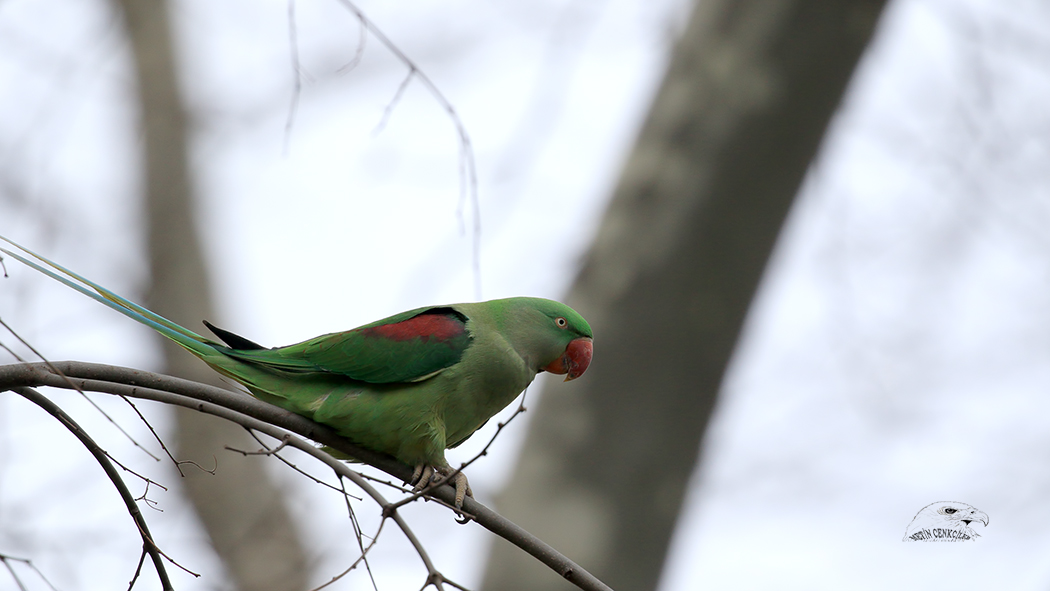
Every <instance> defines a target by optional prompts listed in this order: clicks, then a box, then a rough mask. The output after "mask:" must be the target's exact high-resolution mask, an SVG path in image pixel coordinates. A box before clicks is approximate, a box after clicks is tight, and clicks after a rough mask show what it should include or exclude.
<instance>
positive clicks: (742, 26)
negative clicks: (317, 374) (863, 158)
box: [484, 0, 882, 591]
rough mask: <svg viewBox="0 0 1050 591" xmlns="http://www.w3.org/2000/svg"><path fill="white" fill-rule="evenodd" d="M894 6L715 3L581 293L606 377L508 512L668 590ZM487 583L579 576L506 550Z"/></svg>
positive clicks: (684, 43) (667, 95)
mask: <svg viewBox="0 0 1050 591" xmlns="http://www.w3.org/2000/svg"><path fill="white" fill-rule="evenodd" d="M881 9H882V2H881V1H879V0H862V1H857V2H838V1H834V2H832V1H826V0H825V1H805V2H804V1H801V0H743V1H742V0H704V1H702V2H699V3H698V4H697V6H696V8H695V12H694V13H693V15H692V16H691V20H690V22H689V24H688V27H687V29H686V31H685V32H684V34H683V36H682V38H681V39H680V40H679V42H678V44H677V46H676V48H675V51H674V54H673V56H672V60H671V63H670V67H669V70H668V72H667V74H666V77H665V79H664V81H663V85H662V87H661V89H660V91H659V93H658V95H657V97H656V99H655V102H654V103H653V105H652V109H651V112H650V114H649V117H648V119H647V121H646V123H645V126H644V128H643V130H642V132H641V135H640V136H639V138H638V141H637V143H636V145H635V147H634V151H633V153H632V154H631V156H630V158H629V160H628V162H627V164H626V167H625V169H624V171H623V174H622V177H621V179H620V183H619V186H618V188H617V190H616V193H615V195H614V197H613V200H612V203H611V204H610V207H609V210H608V211H607V213H606V215H605V218H604V220H603V221H602V225H601V228H600V230H599V233H598V236H597V238H596V241H595V244H594V245H593V247H592V248H591V251H590V253H589V254H588V257H587V259H586V262H585V264H584V267H583V270H582V271H581V273H580V275H579V277H578V278H577V281H576V284H575V286H574V287H573V290H572V293H571V295H570V297H569V301H570V303H571V304H573V305H574V306H575V307H576V308H577V309H578V310H579V311H580V312H581V313H582V314H583V315H584V316H585V317H587V318H588V319H589V320H590V321H591V324H592V327H593V328H594V334H595V358H594V363H593V365H592V366H591V369H590V370H589V371H588V373H587V375H586V376H585V377H584V378H583V379H581V380H579V381H578V382H574V383H573V384H571V385H568V386H565V387H559V388H557V391H553V392H549V393H547V394H545V395H544V396H543V397H542V399H541V400H540V402H539V403H538V404H537V405H535V406H536V408H534V409H533V410H534V411H535V412H536V416H535V417H534V418H533V421H532V423H531V425H532V426H531V431H530V433H529V434H528V436H527V441H526V444H525V448H524V451H523V454H522V457H521V461H520V465H519V467H518V469H517V471H516V472H515V475H514V477H513V480H512V482H511V483H510V485H509V486H508V487H507V489H506V491H505V492H504V493H503V494H502V495H501V497H500V499H499V501H500V502H499V507H500V509H501V510H502V511H503V512H504V514H505V515H507V516H508V517H510V518H511V519H514V520H515V521H517V522H518V523H520V524H521V525H522V526H524V527H525V528H527V529H529V530H530V531H532V532H533V533H535V534H536V535H538V536H539V537H541V538H543V539H544V540H546V541H547V542H549V543H551V544H553V545H554V546H555V547H556V548H559V549H560V550H562V551H564V552H566V553H567V554H568V555H569V556H571V557H572V558H574V559H575V560H577V561H578V562H579V563H580V564H581V565H582V566H584V567H586V568H588V569H589V570H591V572H593V573H594V574H596V575H597V576H599V577H600V578H601V579H603V580H604V581H605V582H606V583H608V584H609V585H610V586H612V587H613V588H614V589H653V588H655V587H656V585H657V583H658V581H659V576H660V572H661V570H662V567H663V563H664V556H665V554H666V551H667V547H668V544H669V542H670V539H671V535H672V533H673V530H674V525H675V520H676V518H677V516H678V514H679V510H680V507H681V505H682V499H683V495H684V493H685V487H686V484H687V483H688V481H689V478H690V475H691V473H692V471H693V469H694V468H695V466H696V464H697V457H698V453H699V450H700V442H701V440H702V438H703V435H704V431H705V428H706V425H707V423H708V419H709V417H710V415H711V411H712V409H713V407H714V404H715V400H716V395H717V393H718V389H719V386H720V384H721V381H722V378H723V375H724V374H725V371H726V367H727V366H728V364H729V361H730V357H731V354H732V352H733V349H734V347H735V345H736V343H737V341H738V339H739V336H740V333H741V329H742V327H743V325H744V320H745V317H746V315H747V310H748V307H749V305H750V302H751V300H752V298H753V297H754V294H755V292H756V289H757V287H758V285H759V280H760V279H761V277H762V273H763V271H764V269H765V267H766V264H767V261H768V260H769V257H770V253H771V252H772V250H773V247H774V244H775V243H776V239H777V235H778V233H779V231H780V228H781V226H782V225H783V223H784V219H785V217H786V216H787V213H788V210H789V209H790V206H791V203H792V201H793V199H794V196H795V194H796V193H797V192H798V189H799V187H800V185H801V183H802V180H803V178H804V177H805V174H806V170H807V168H808V167H809V165H810V162H811V161H812V160H813V158H814V156H815V155H816V153H817V150H818V148H819V146H820V141H821V138H822V137H823V135H824V130H825V129H826V128H827V126H828V122H829V121H830V119H831V117H832V115H833V114H834V112H835V110H836V107H837V105H838V104H839V101H840V99H841V97H842V95H843V92H844V91H845V89H846V86H847V83H848V82H849V80H850V77H851V74H852V72H853V70H854V68H855V67H856V65H857V62H858V60H859V59H860V57H861V54H862V53H863V51H864V48H865V46H866V45H867V43H868V41H869V39H870V37H871V35H872V32H873V30H874V28H875V25H876V23H877V21H878V17H879V14H880V13H881ZM484 587H485V588H486V589H493V590H496V589H498V590H501V591H504V590H506V591H510V590H516V589H529V590H537V589H563V588H568V585H567V584H566V583H565V582H564V581H561V580H559V579H557V578H556V577H553V576H551V573H550V572H549V571H547V570H546V569H544V568H543V567H542V566H540V565H538V563H536V562H535V561H534V560H532V559H531V558H530V557H527V556H523V555H522V554H521V553H520V552H518V551H517V550H516V549H514V548H512V547H511V546H509V545H508V544H506V543H502V542H499V541H497V542H496V546H495V547H494V548H493V553H492V557H491V559H490V562H489V566H488V572H487V573H486V576H485V581H484Z"/></svg>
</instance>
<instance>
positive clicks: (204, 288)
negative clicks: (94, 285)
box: [120, 0, 309, 591]
mask: <svg viewBox="0 0 1050 591" xmlns="http://www.w3.org/2000/svg"><path fill="white" fill-rule="evenodd" d="M120 6H121V8H122V9H123V13H124V16H125V23H126V26H127V33H128V36H129V37H130V39H131V44H132V49H133V53H134V63H135V71H136V74H137V76H138V81H139V93H140V97H141V113H142V126H143V130H144V133H145V144H144V148H143V149H144V152H145V153H144V163H145V193H146V195H145V198H146V208H145V209H146V216H147V227H148V232H147V236H148V240H149V253H150V268H151V269H152V288H151V291H150V294H149V297H148V305H149V307H150V308H151V309H153V310H155V311H157V312H158V313H159V314H161V315H163V316H166V317H168V318H171V319H172V320H174V321H175V322H178V323H180V324H183V325H185V326H193V325H196V324H199V323H200V321H201V319H205V318H214V313H213V309H212V306H211V288H210V286H209V282H208V277H207V271H206V267H205V263H204V257H203V255H202V253H201V246H200V241H199V240H198V237H197V231H196V227H195V222H194V213H193V212H194V207H193V199H192V196H193V190H192V183H191V181H190V176H189V170H188V165H187V153H188V147H187V142H186V126H185V113H184V111H183V105H182V102H181V99H180V93H179V90H178V85H177V80H176V73H175V58H174V50H173V46H172V41H171V32H170V26H169V22H168V5H167V3H166V2H157V1H146V0H121V2H120ZM161 340H162V341H163V344H164V354H165V360H166V361H165V363H166V366H167V367H166V369H165V370H164V371H165V372H166V373H170V374H173V375H177V376H181V377H184V378H187V379H191V380H196V381H200V382H205V383H212V384H217V382H218V380H217V376H216V375H215V374H214V372H212V371H210V370H209V369H208V368H207V367H206V366H205V365H204V364H202V363H200V362H199V361H198V360H196V359H194V358H193V357H192V356H191V355H188V354H187V353H186V352H185V351H183V350H182V349H181V348H179V347H178V346H177V345H175V344H174V343H172V342H171V341H169V340H167V339H161ZM217 385H222V384H221V383H219V384H217ZM175 413H176V429H177V433H176V439H177V442H176V450H174V453H175V454H176V457H177V458H178V459H180V460H192V461H194V462H197V463H198V464H200V465H201V466H206V467H209V468H210V467H211V466H213V465H215V463H216V462H217V470H216V471H215V474H214V475H212V474H209V473H206V472H204V471H202V470H199V469H197V468H194V467H192V466H187V467H184V468H183V472H185V478H184V479H182V481H181V484H183V485H184V486H183V490H185V491H186V494H187V495H188V497H189V498H190V500H191V501H192V503H193V505H194V507H195V508H196V511H197V514H198V515H199V516H200V519H201V522H202V523H203V525H204V527H205V529H206V530H207V532H208V535H209V536H210V537H211V540H212V544H213V546H214V547H215V550H216V552H217V553H218V554H219V556H220V558H221V559H222V561H223V563H224V565H225V567H226V570H227V572H228V573H229V575H230V577H231V579H232V580H233V583H234V584H235V585H236V587H237V588H238V589H240V590H242V591H255V590H260V591H261V590H267V589H273V590H280V591H292V590H295V589H305V588H306V587H307V579H308V574H309V570H308V568H307V560H306V557H305V553H304V551H303V549H302V545H301V543H300V541H299V537H298V533H297V531H296V529H295V527H294V524H293V522H292V518H291V516H290V514H289V512H288V509H287V507H286V506H285V504H284V502H283V500H282V497H281V494H280V491H279V489H278V488H277V487H276V486H275V484H274V483H273V482H272V479H271V478H270V477H269V476H268V474H267V473H266V470H265V469H264V467H263V461H265V460H263V459H260V458H256V457H250V458H244V457H240V456H237V455H235V454H232V453H229V452H227V451H224V449H223V448H224V446H226V445H231V446H235V447H240V448H242V449H247V448H250V447H252V446H253V445H254V444H253V443H251V439H250V438H249V437H248V436H247V434H246V433H245V432H244V430H243V429H241V428H240V427H238V426H236V425H234V424H232V423H227V422H224V421H219V420H216V419H214V418H212V417H208V416H206V415H203V414H199V413H195V412H192V411H188V410H184V409H176V411H175Z"/></svg>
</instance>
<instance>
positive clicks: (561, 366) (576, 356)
mask: <svg viewBox="0 0 1050 591" xmlns="http://www.w3.org/2000/svg"><path fill="white" fill-rule="evenodd" d="M593 354H594V346H593V344H592V343H591V339H589V338H587V337H580V338H578V339H573V340H572V341H570V342H569V346H568V347H565V352H564V353H562V355H561V357H559V358H557V359H555V360H554V361H552V362H550V364H549V365H547V366H546V367H544V368H543V371H549V372H551V373H556V374H559V375H560V374H568V375H566V376H565V381H566V382H567V381H569V380H575V379H576V378H578V377H580V376H582V375H583V372H585V371H587V366H588V365H590V364H591V355H593Z"/></svg>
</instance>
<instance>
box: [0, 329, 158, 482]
mask: <svg viewBox="0 0 1050 591" xmlns="http://www.w3.org/2000/svg"><path fill="white" fill-rule="evenodd" d="M0 326H3V327H4V328H6V329H7V332H9V333H11V335H12V336H14V337H15V338H16V339H18V341H19V342H20V343H22V344H23V345H25V347H26V348H28V349H29V350H30V351H32V352H33V355H36V356H37V357H39V358H40V361H43V362H44V363H46V364H47V365H48V366H49V367H51V369H52V370H53V371H54V372H55V373H57V374H58V375H62V372H61V371H59V370H58V368H56V367H55V366H53V365H51V362H50V361H48V360H47V358H46V357H44V355H43V354H42V353H40V351H37V350H36V347H34V346H33V345H30V344H29V341H27V340H25V339H23V338H22V335H20V334H18V333H17V332H15V329H13V328H11V327H10V326H8V324H7V323H6V322H4V319H3V318H0ZM70 385H72V382H70ZM73 389H74V390H77V392H80V395H81V396H82V397H83V398H84V400H87V401H88V403H89V404H90V405H91V406H93V407H95V410H97V411H98V412H99V413H100V414H101V415H102V416H104V417H106V420H107V421H109V422H110V423H111V424H112V425H113V426H114V427H116V428H117V430H118V431H120V432H121V433H123V434H124V436H125V437H127V438H128V441H130V442H131V443H132V444H134V446H135V447H137V448H139V449H141V450H142V451H143V452H145V453H146V455H148V456H149V457H151V458H153V459H154V460H156V461H158V462H159V461H160V458H158V457H157V456H155V455H153V454H152V453H150V451H149V450H148V449H146V448H145V447H142V446H141V445H139V442H138V441H136V440H135V438H134V437H132V436H131V434H130V433H128V432H127V431H125V430H124V428H123V427H121V426H120V424H118V423H117V422H116V421H114V420H113V417H111V416H109V414H108V413H106V411H104V410H102V407H101V406H99V405H98V404H96V403H95V401H94V400H92V399H91V398H89V397H88V395H87V394H85V393H84V392H82V391H81V390H79V389H77V388H76V387H74V388H73ZM151 428H152V427H151Z"/></svg>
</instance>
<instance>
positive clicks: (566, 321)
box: [554, 316, 569, 328]
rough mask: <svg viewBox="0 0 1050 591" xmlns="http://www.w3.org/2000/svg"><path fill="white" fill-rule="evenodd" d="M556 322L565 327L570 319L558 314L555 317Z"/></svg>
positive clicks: (560, 326)
mask: <svg viewBox="0 0 1050 591" xmlns="http://www.w3.org/2000/svg"><path fill="white" fill-rule="evenodd" d="M554 324H557V325H558V328H565V327H566V326H569V321H568V320H566V319H564V318H562V317H561V316H558V317H557V318H555V319H554Z"/></svg>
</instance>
